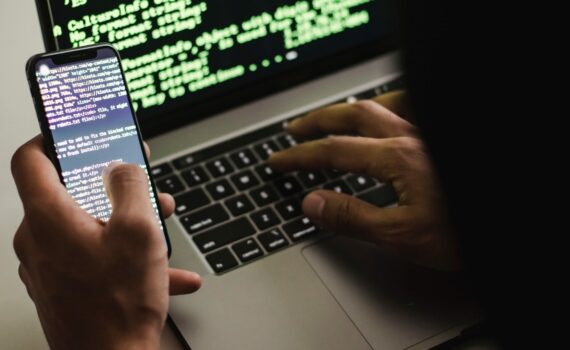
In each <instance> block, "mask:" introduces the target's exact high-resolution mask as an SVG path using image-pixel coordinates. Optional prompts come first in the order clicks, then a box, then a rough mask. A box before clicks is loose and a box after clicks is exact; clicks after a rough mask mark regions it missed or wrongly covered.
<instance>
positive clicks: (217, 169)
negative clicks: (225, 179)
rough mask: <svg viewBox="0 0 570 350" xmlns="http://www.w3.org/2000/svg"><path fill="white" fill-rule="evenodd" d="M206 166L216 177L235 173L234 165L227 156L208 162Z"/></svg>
mask: <svg viewBox="0 0 570 350" xmlns="http://www.w3.org/2000/svg"><path fill="white" fill-rule="evenodd" d="M206 168H208V171H209V172H210V174H212V176H213V177H214V178H216V177H221V176H225V175H228V174H231V173H233V171H234V167H233V166H232V165H231V164H230V162H229V161H228V160H227V159H226V158H220V159H217V160H214V161H212V162H210V163H208V164H206Z"/></svg>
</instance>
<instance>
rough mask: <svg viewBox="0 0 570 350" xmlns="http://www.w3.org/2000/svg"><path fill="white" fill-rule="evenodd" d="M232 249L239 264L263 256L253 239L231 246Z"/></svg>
mask: <svg viewBox="0 0 570 350" xmlns="http://www.w3.org/2000/svg"><path fill="white" fill-rule="evenodd" d="M232 249H233V250H234V253H236V255H237V256H238V258H239V259H240V260H241V262H248V261H251V260H253V259H255V258H259V257H260V256H263V251H262V250H261V247H260V246H259V244H257V242H256V241H255V240H254V239H248V240H247V241H243V242H239V243H236V244H234V245H233V246H232Z"/></svg>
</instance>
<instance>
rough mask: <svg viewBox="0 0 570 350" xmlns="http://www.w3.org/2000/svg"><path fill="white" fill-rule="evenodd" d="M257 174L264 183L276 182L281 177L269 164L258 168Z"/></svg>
mask: <svg viewBox="0 0 570 350" xmlns="http://www.w3.org/2000/svg"><path fill="white" fill-rule="evenodd" d="M255 172H256V173H257V175H259V177H260V178H261V180H263V181H264V182H268V181H271V180H275V179H276V178H278V177H279V176H280V175H279V174H278V173H277V172H276V171H275V170H273V169H272V168H271V167H270V166H269V165H267V164H263V165H260V166H258V167H256V168H255Z"/></svg>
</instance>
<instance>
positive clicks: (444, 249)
mask: <svg viewBox="0 0 570 350" xmlns="http://www.w3.org/2000/svg"><path fill="white" fill-rule="evenodd" d="M406 106H407V105H406V103H405V95H404V93H402V92H393V93H389V94H385V95H381V96H379V97H376V98H375V100H365V101H359V102H356V103H345V104H338V105H333V106H330V107H327V108H324V109H322V110H318V111H316V112H312V113H310V114H309V115H307V116H306V117H303V118H298V119H296V120H294V121H293V122H291V123H290V124H289V125H288V128H287V131H288V132H289V133H290V134H291V135H293V136H294V137H295V138H296V139H297V140H307V139H314V138H315V137H317V136H322V135H335V136H330V137H327V138H321V139H318V140H314V141H309V142H305V143H302V144H299V145H296V146H295V145H294V146H293V147H291V148H288V149H286V150H284V151H281V152H277V153H274V154H272V155H271V156H270V158H269V165H270V166H271V167H272V168H274V169H275V170H277V171H280V172H290V171H309V172H310V171H321V170H331V169H336V170H338V171H339V173H341V172H351V173H355V174H363V175H369V176H372V177H374V178H376V179H377V180H379V181H381V182H384V183H389V184H392V186H393V187H394V189H395V191H396V193H397V194H398V197H399V202H398V206H397V207H390V208H379V207H378V206H374V205H372V204H370V203H367V202H370V201H366V198H362V199H364V200H361V199H359V198H355V197H353V196H350V194H351V193H350V192H348V191H350V189H349V188H348V187H347V186H346V185H344V184H343V183H342V182H339V183H331V184H330V185H329V186H325V189H323V190H317V191H314V192H312V193H311V194H310V195H308V196H307V197H306V198H305V199H304V202H303V210H304V213H305V215H306V216H307V217H309V218H310V219H311V220H312V221H314V222H317V223H318V224H319V225H320V226H321V227H323V228H325V229H329V230H332V231H335V232H339V233H344V234H347V235H350V236H354V237H357V238H360V239H364V240H367V241H371V242H374V243H377V244H378V245H379V246H381V247H383V248H385V249H386V250H388V251H390V252H393V253H396V254H398V255H400V256H403V257H405V258H407V259H409V260H411V261H413V262H415V263H418V264H422V265H426V266H430V267H434V268H439V269H457V268H459V267H460V265H461V264H460V261H459V258H458V252H457V248H456V244H455V241H454V239H453V236H452V233H451V230H450V228H449V225H448V221H447V217H446V213H445V210H444V203H443V198H442V195H441V193H440V190H439V184H438V181H437V179H436V176H435V173H434V170H433V168H432V166H431V164H430V159H429V156H428V155H427V154H426V151H425V149H424V145H423V143H422V140H421V139H420V138H419V136H418V133H417V130H416V128H415V127H414V125H413V124H411V123H410V122H408V121H407V120H406V119H404V118H402V117H400V116H406V117H407V116H409V113H408V112H407V111H406ZM339 135H357V136H339ZM306 178H307V179H308V180H310V179H311V178H310V177H306ZM348 181H349V183H350V184H351V186H352V187H353V188H355V189H358V188H359V186H366V185H367V181H368V180H367V178H366V177H354V178H352V179H351V178H349V179H348Z"/></svg>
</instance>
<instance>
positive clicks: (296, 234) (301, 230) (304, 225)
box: [283, 217, 320, 241]
mask: <svg viewBox="0 0 570 350" xmlns="http://www.w3.org/2000/svg"><path fill="white" fill-rule="evenodd" d="M283 231H285V233H286V234H287V235H288V236H289V237H290V238H291V239H292V240H293V241H298V240H301V239H303V238H305V237H308V236H311V235H313V234H315V233H317V232H319V231H320V229H319V228H318V227H317V226H316V225H315V224H313V223H312V222H311V220H309V219H308V218H306V217H304V218H301V219H298V220H295V221H293V222H291V223H288V224H285V225H283Z"/></svg>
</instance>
